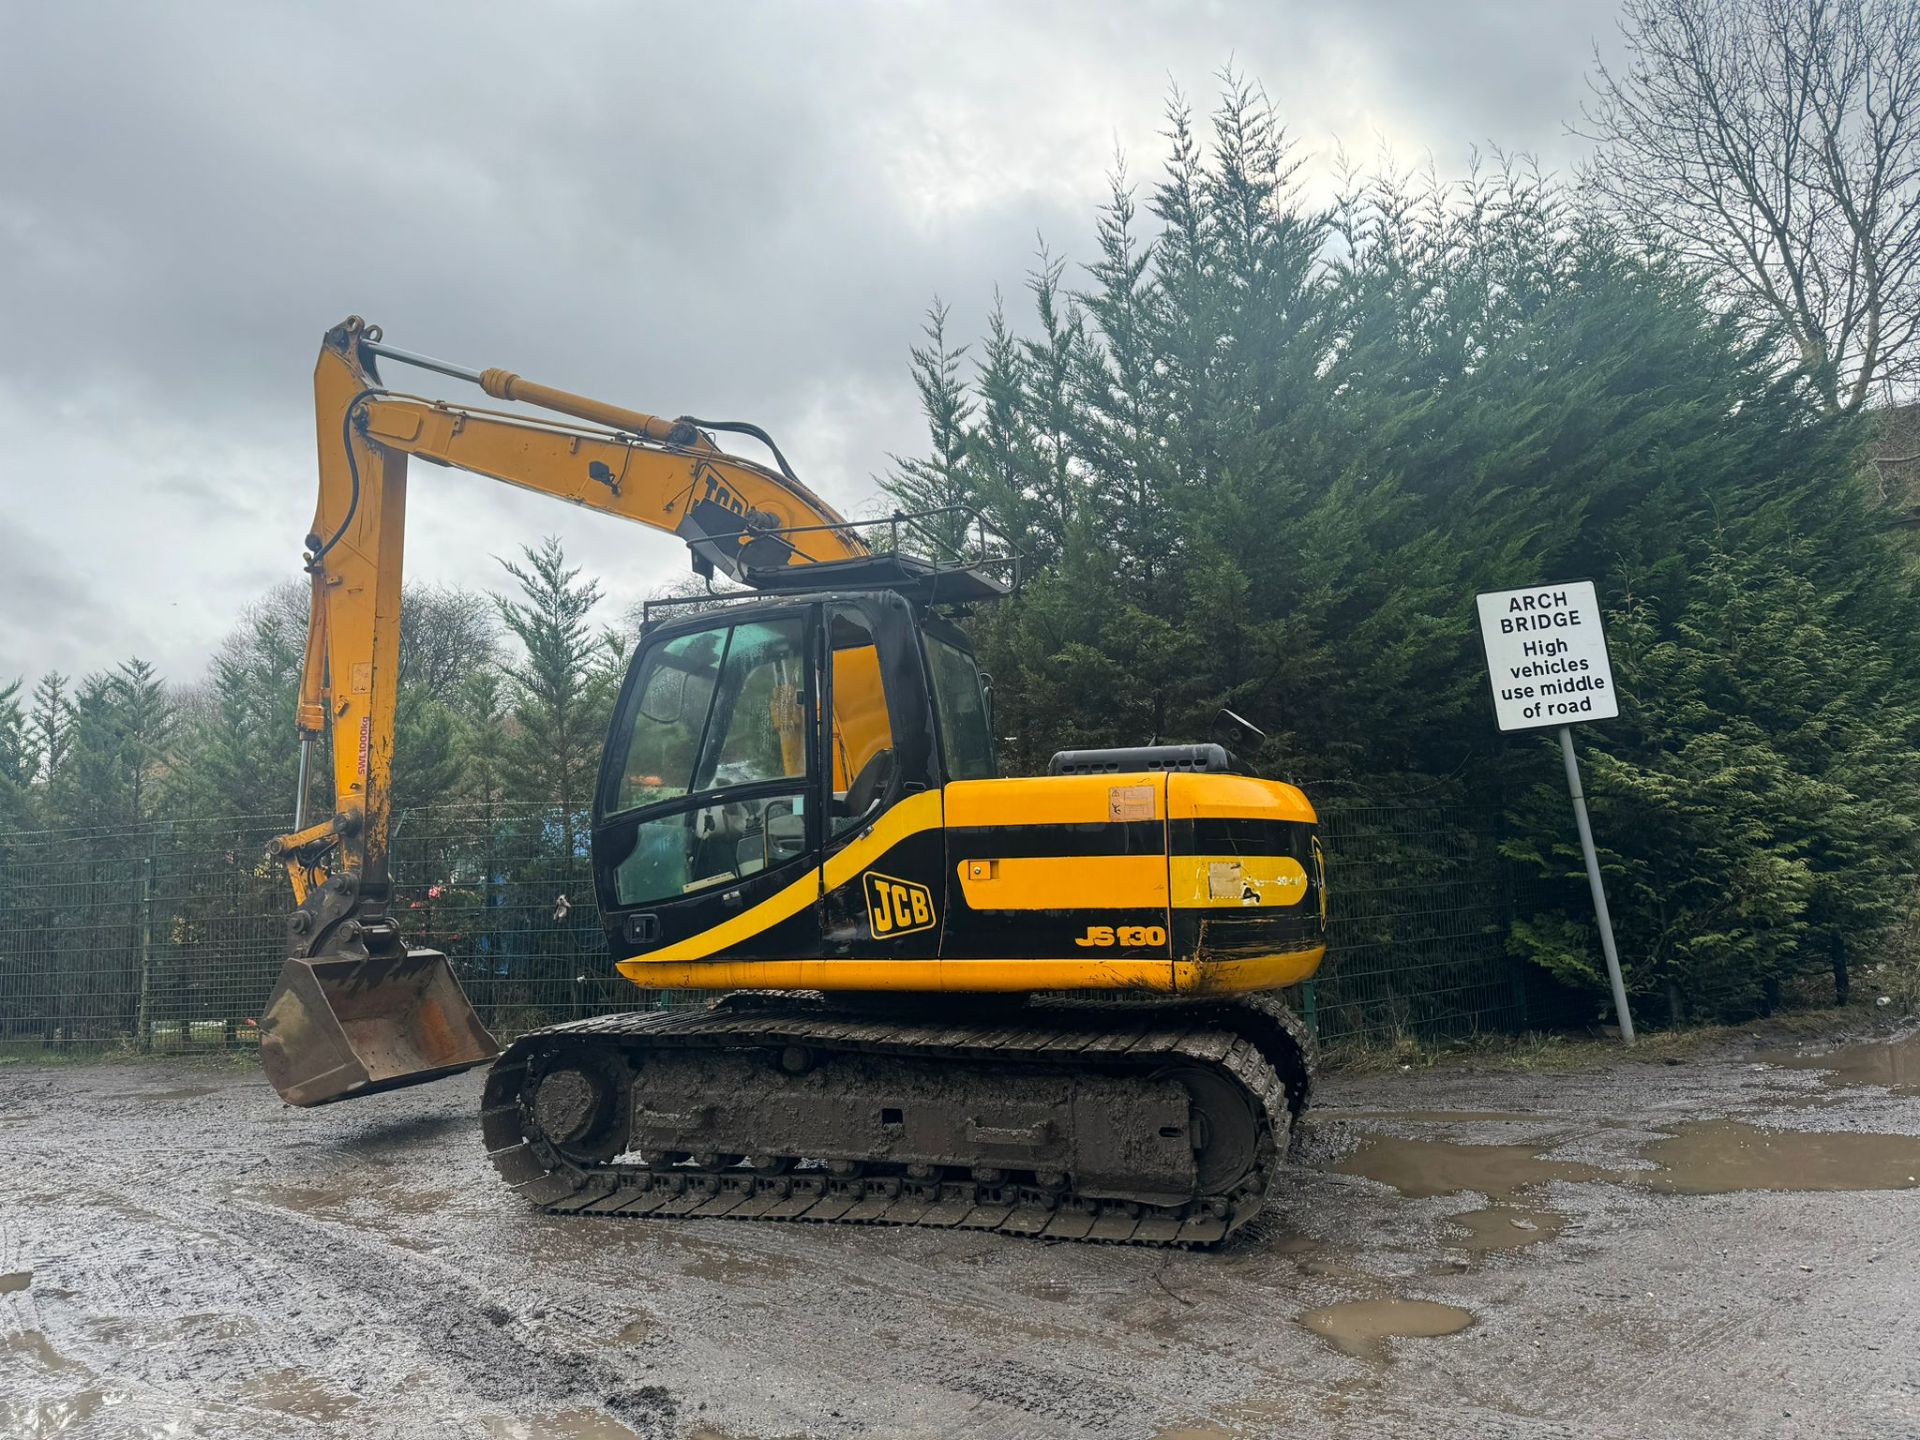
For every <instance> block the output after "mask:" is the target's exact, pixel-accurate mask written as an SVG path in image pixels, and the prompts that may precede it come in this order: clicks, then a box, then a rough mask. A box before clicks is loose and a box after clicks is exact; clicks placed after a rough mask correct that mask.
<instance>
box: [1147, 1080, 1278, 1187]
mask: <svg viewBox="0 0 1920 1440" xmlns="http://www.w3.org/2000/svg"><path fill="white" fill-rule="evenodd" d="M1154 1078H1155V1079H1157V1080H1172V1081H1174V1082H1175V1083H1177V1084H1178V1085H1179V1086H1180V1087H1181V1088H1182V1089H1184V1090H1185V1091H1186V1092H1187V1096H1188V1098H1189V1100H1190V1102H1191V1110H1190V1113H1191V1115H1192V1122H1191V1123H1192V1140H1193V1168H1194V1191H1195V1193H1196V1194H1197V1195H1201V1196H1207V1195H1225V1194H1227V1193H1228V1192H1229V1191H1231V1190H1232V1189H1233V1187H1234V1186H1235V1185H1238V1184H1239V1183H1240V1181H1241V1180H1243V1179H1244V1178H1245V1177H1246V1176H1247V1174H1248V1173H1249V1172H1250V1171H1251V1170H1252V1169H1253V1166H1254V1162H1255V1161H1256V1160H1257V1159H1258V1158H1259V1154H1260V1117H1259V1116H1258V1114H1257V1113H1256V1112H1255V1110H1254V1106H1253V1099H1252V1097H1251V1096H1249V1095H1248V1094H1247V1092H1246V1091H1245V1090H1243V1089H1241V1088H1240V1087H1239V1086H1238V1085H1236V1084H1234V1083H1233V1081H1232V1080H1230V1079H1228V1078H1227V1077H1226V1076H1224V1075H1221V1074H1219V1073H1218V1072H1216V1071H1213V1070H1209V1069H1207V1068H1206V1067H1205V1066H1203V1065H1175V1066H1169V1067H1168V1068H1167V1069H1164V1070H1161V1071H1159V1072H1157V1073H1156V1074H1155V1076H1154Z"/></svg>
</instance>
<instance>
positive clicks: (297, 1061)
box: [260, 950, 500, 1105]
mask: <svg viewBox="0 0 1920 1440" xmlns="http://www.w3.org/2000/svg"><path fill="white" fill-rule="evenodd" d="M499 1053H500V1047H499V1046H498V1045H496V1044H495V1043H494V1039H493V1036H492V1035H490V1034H488V1033H487V1029H486V1027H485V1026H484V1025H482V1024H481V1023H480V1017H479V1016H478V1015H476V1014H475V1013H474V1009H473V1005H472V1003H471V1002H469V1001H468V999H467V996H466V992H465V991H463V990H462V989H461V988H460V982H459V981H458V980H457V979H455V978H454V974H453V967H452V966H451V965H450V964H448V963H447V957H446V956H445V955H442V954H441V953H440V952H439V951H437V950H409V951H407V952H406V953H405V954H402V955H376V956H371V957H369V956H361V955H354V956H345V957H333V958H328V957H325V956H322V957H319V958H317V959H312V960H288V961H287V962H286V964H285V965H283V966H282V967H281V969H280V982H279V984H277V985H276V986H275V987H274V991H273V998H272V999H271V1000H269V1001H268V1002H267V1009H266V1013H265V1014H264V1015H263V1016H262V1017H261V1021H260V1059H261V1063H262V1064H263V1065H265V1067H266V1071H267V1078H268V1079H269V1080H271V1081H272V1082H273V1088H274V1089H275V1090H277V1091H279V1093H280V1098H281V1099H282V1100H285V1101H286V1102H287V1103H288V1104H289V1105H325V1104H328V1103H330V1102H332V1101H335V1100H355V1099H359V1098H361V1097H363V1096H366V1095H377V1094H379V1093H380V1092H381V1091H383V1090H398V1089H401V1088H402V1087H404V1086H408V1085H420V1084H424V1083H425V1082H426V1081H429V1080H440V1079H443V1078H445V1077H446V1076H448V1075H457V1074H459V1073H460V1072H461V1071H463V1070H471V1069H472V1068H473V1067H474V1066H476V1065H485V1064H486V1063H487V1062H488V1061H490V1060H492V1059H494V1058H495V1057H497V1056H498V1055H499Z"/></svg>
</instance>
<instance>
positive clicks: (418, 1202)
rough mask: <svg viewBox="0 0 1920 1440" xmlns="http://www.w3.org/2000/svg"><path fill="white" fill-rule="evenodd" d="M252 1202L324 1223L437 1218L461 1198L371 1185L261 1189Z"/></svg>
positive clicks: (448, 1193)
mask: <svg viewBox="0 0 1920 1440" xmlns="http://www.w3.org/2000/svg"><path fill="white" fill-rule="evenodd" d="M249 1194H250V1198H252V1199H255V1200H259V1201H262V1202H263V1203H265V1204H268V1205H272V1206H274V1207H276V1208H277V1209H281V1210H293V1211H297V1212H298V1213H299V1214H302V1215H312V1216H314V1217H315V1218H316V1219H321V1220H349V1219H353V1218H354V1217H355V1214H356V1212H358V1211H361V1210H374V1211H381V1212H385V1213H388V1214H394V1215H437V1214H439V1213H440V1212H441V1211H442V1210H445V1209H446V1208H447V1207H448V1206H449V1205H451V1204H452V1203H453V1202H454V1200H455V1199H457V1198H458V1197H457V1196H456V1194H455V1193H454V1192H453V1191H451V1190H405V1189H401V1188H399V1187H397V1186H391V1185H382V1184H379V1183H369V1184H367V1185H364V1186H358V1185H356V1186H315V1185H262V1186H259V1187H257V1188H255V1189H253V1190H252V1191H251V1192H249Z"/></svg>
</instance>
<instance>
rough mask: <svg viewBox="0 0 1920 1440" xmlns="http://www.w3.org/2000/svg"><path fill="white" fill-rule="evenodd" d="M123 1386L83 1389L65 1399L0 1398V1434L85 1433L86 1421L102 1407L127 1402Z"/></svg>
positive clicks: (86, 1432) (49, 1434)
mask: <svg viewBox="0 0 1920 1440" xmlns="http://www.w3.org/2000/svg"><path fill="white" fill-rule="evenodd" d="M126 1399H127V1393H126V1391H124V1390H104V1389H94V1390H82V1391H81V1392H80V1393H79V1394H77V1395H69V1396H67V1397H66V1398H65V1399H64V1400H37V1401H33V1400H5V1399H0V1434H3V1435H18V1436H27V1437H34V1440H37V1437H39V1436H42V1435H46V1436H53V1435H86V1434H91V1433H93V1432H92V1429H91V1427H90V1426H89V1424H88V1422H89V1421H91V1420H92V1419H93V1418H94V1417H95V1416H96V1415H98V1414H99V1413H100V1412H101V1411H102V1410H110V1409H112V1408H113V1407H114V1406H115V1405H122V1404H125V1403H126Z"/></svg>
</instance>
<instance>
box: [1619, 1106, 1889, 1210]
mask: <svg viewBox="0 0 1920 1440" xmlns="http://www.w3.org/2000/svg"><path fill="white" fill-rule="evenodd" d="M1643 1153H1644V1154H1645V1155H1646V1157H1647V1159H1649V1160H1652V1161H1654V1162H1656V1163H1657V1164H1659V1165H1660V1167H1661V1169H1660V1170H1659V1171H1658V1172H1657V1173H1655V1174H1650V1175H1643V1176H1639V1177H1637V1179H1638V1180H1639V1183H1641V1184H1644V1185H1647V1186H1649V1187H1650V1188H1652V1189H1655V1190H1664V1191H1667V1192H1669V1193H1672V1194H1677V1195H1724V1194H1727V1193H1729V1192H1731V1191H1735V1190H1787V1191H1833V1190H1911V1189H1914V1188H1916V1187H1920V1136H1914V1135H1864V1134H1852V1133H1835V1132H1827V1131H1816V1130H1762V1129H1761V1128H1760V1127H1759V1126H1757V1125H1749V1124H1747V1123H1746V1122H1745V1121H1742V1120H1705V1121H1699V1122H1697V1123H1694V1124H1689V1125H1682V1126H1680V1127H1679V1128H1678V1129H1677V1130H1675V1132H1674V1133H1673V1134H1672V1135H1670V1136H1669V1137H1667V1138H1666V1139H1664V1140H1656V1141H1654V1142H1653V1144H1651V1145H1649V1146H1647V1148H1646V1150H1645V1151H1644V1152H1643Z"/></svg>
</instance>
